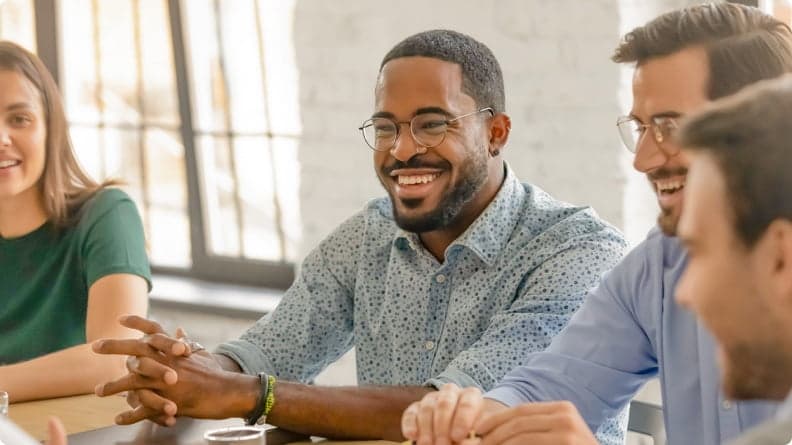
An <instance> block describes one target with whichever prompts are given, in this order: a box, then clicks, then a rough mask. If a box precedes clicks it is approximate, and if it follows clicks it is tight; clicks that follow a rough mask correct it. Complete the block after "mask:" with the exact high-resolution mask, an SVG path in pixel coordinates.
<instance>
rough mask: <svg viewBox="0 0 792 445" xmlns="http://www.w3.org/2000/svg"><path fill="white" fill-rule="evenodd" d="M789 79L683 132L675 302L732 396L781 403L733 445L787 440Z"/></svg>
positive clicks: (720, 107) (790, 420) (791, 305)
mask: <svg viewBox="0 0 792 445" xmlns="http://www.w3.org/2000/svg"><path fill="white" fill-rule="evenodd" d="M790 114H792V76H790V75H787V76H785V77H783V78H782V79H778V80H771V81H766V82H762V83H760V84H758V85H756V86H754V87H751V88H747V89H746V90H744V91H743V92H740V93H739V94H738V95H736V96H734V97H730V98H727V99H724V100H722V101H718V103H717V104H716V105H715V106H713V107H712V108H711V109H709V110H707V111H706V112H704V113H701V114H699V115H697V116H695V117H694V118H692V119H691V120H690V121H688V122H687V124H686V125H685V126H684V128H682V130H681V134H680V142H681V144H682V145H683V146H684V147H686V148H687V151H688V153H689V156H690V157H691V168H690V175H689V176H690V179H689V181H688V190H687V191H686V192H685V193H686V197H685V199H686V201H687V205H686V207H685V211H684V212H682V219H681V220H680V222H679V237H680V239H681V240H682V243H683V244H684V245H685V247H686V249H687V251H688V257H689V260H688V266H687V269H686V270H685V273H684V274H683V275H682V278H681V279H680V281H679V286H677V292H676V297H677V300H678V301H679V302H680V304H682V305H683V306H685V307H687V308H689V309H692V310H693V312H695V313H696V315H697V316H698V317H699V318H700V319H701V321H702V322H703V323H704V325H705V326H706V327H707V328H708V329H709V330H710V331H711V332H712V333H713V335H714V336H715V338H716V339H717V342H718V359H719V362H720V365H721V369H722V375H723V378H722V380H723V383H722V385H723V391H724V393H725V394H726V396H727V397H729V398H732V399H775V400H784V399H786V401H785V402H784V405H783V407H782V408H781V409H780V410H779V412H778V414H777V416H776V419H773V420H770V421H768V422H766V423H765V424H763V425H761V426H759V427H757V428H754V429H753V430H751V431H749V432H747V433H746V434H745V435H744V436H743V437H741V438H739V439H738V440H737V441H735V442H734V443H733V445H737V444H745V445H748V444H752V445H775V444H788V443H789V442H790V440H791V439H792V397H790V394H792V392H790V391H792V198H791V197H790V195H789V191H790V190H792V175H790V174H789V173H790V172H789V168H790V166H792V145H790V141H792V126H790V125H789V116H790Z"/></svg>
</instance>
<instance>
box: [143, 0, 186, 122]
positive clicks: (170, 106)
mask: <svg viewBox="0 0 792 445" xmlns="http://www.w3.org/2000/svg"><path fill="white" fill-rule="evenodd" d="M137 3H138V8H139V13H140V29H139V35H140V40H141V41H140V52H141V59H142V60H141V71H142V76H143V110H144V112H145V115H144V117H143V118H144V120H145V122H146V123H149V124H158V125H163V126H169V127H173V128H176V127H178V126H179V124H180V122H181V119H179V104H178V100H177V96H176V80H175V74H174V73H175V70H174V69H173V51H172V48H173V46H172V44H171V34H170V22H169V21H168V4H167V3H166V2H165V1H164V0H146V1H139V2H137Z"/></svg>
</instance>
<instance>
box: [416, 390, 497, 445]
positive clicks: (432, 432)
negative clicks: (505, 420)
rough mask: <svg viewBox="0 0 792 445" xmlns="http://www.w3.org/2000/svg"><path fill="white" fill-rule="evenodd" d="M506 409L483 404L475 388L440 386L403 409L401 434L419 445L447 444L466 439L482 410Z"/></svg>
mask: <svg viewBox="0 0 792 445" xmlns="http://www.w3.org/2000/svg"><path fill="white" fill-rule="evenodd" d="M485 409H486V410H488V411H492V412H496V411H499V410H501V409H505V407H504V406H503V405H500V404H498V403H497V402H494V401H489V400H488V401H485V400H484V397H483V396H482V394H481V391H479V390H478V388H464V389H462V388H460V387H458V386H456V385H454V384H452V383H449V384H446V385H443V387H442V388H440V390H439V391H435V392H431V393H429V394H427V395H426V396H424V398H423V399H421V400H420V401H418V402H415V403H413V404H411V405H410V406H408V407H407V409H406V410H404V414H403V415H402V434H403V435H404V437H405V438H407V439H409V440H412V441H414V442H416V443H417V444H418V445H450V444H452V443H453V444H458V443H460V442H462V441H463V440H465V439H466V438H467V437H468V436H469V435H470V432H471V431H473V430H474V428H475V426H476V424H477V422H478V421H479V420H480V418H481V416H482V414H483V412H484V410H485Z"/></svg>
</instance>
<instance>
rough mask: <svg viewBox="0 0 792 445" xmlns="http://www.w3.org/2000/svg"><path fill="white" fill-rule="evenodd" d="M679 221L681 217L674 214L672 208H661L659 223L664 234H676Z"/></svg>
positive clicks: (658, 217)
mask: <svg viewBox="0 0 792 445" xmlns="http://www.w3.org/2000/svg"><path fill="white" fill-rule="evenodd" d="M677 223H679V217H678V216H677V215H674V212H673V210H672V209H660V214H659V215H658V216H657V225H659V226H660V230H662V231H663V233H664V234H666V235H668V236H676V229H677Z"/></svg>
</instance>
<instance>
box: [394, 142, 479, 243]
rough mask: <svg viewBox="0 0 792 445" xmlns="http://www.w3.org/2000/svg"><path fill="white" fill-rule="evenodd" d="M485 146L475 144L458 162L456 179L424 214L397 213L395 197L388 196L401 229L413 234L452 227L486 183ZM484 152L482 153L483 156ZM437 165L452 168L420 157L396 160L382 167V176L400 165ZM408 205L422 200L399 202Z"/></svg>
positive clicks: (448, 169) (407, 166) (447, 170)
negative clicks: (466, 158) (468, 153)
mask: <svg viewBox="0 0 792 445" xmlns="http://www.w3.org/2000/svg"><path fill="white" fill-rule="evenodd" d="M486 153H487V152H486V149H485V148H484V147H477V148H476V149H475V151H474V152H472V153H470V157H469V158H468V160H467V161H466V162H465V163H464V164H462V165H460V168H459V173H460V174H459V178H460V179H459V180H458V181H457V182H456V183H454V184H451V188H450V190H448V191H446V192H445V193H444V194H443V196H442V197H441V198H440V202H439V203H438V205H437V207H436V208H434V209H432V210H430V211H429V212H427V213H424V214H423V215H418V216H415V217H407V216H405V215H402V214H400V213H399V209H398V208H397V206H396V199H397V198H395V197H394V196H393V195H391V204H392V205H393V218H394V220H395V221H396V225H398V226H399V227H400V228H401V229H403V230H406V231H408V232H414V233H425V232H432V231H435V230H439V229H443V228H446V227H450V226H453V225H454V223H455V222H456V221H457V219H458V218H459V217H460V215H461V214H462V211H463V210H464V208H465V206H466V205H467V204H468V203H469V202H470V201H472V200H473V198H474V197H475V196H476V194H477V193H478V192H479V191H480V190H481V188H482V187H483V186H484V184H485V183H486V182H487V173H488V172H487V155H486ZM482 155H483V156H482ZM421 167H428V168H440V169H442V170H444V171H445V172H449V171H450V170H451V164H450V163H449V162H448V161H445V160H444V161H442V162H435V163H430V162H428V161H424V160H423V159H421V157H420V156H415V157H412V158H410V159H409V160H408V161H407V162H406V163H405V162H401V161H396V162H394V163H393V164H392V165H390V166H387V167H383V168H382V174H383V177H386V178H387V177H389V176H390V172H392V171H393V170H396V169H400V168H421ZM400 202H401V203H402V204H403V205H404V206H405V207H407V208H416V207H418V206H420V205H421V203H422V202H423V200H422V199H410V200H401V201H400Z"/></svg>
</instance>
